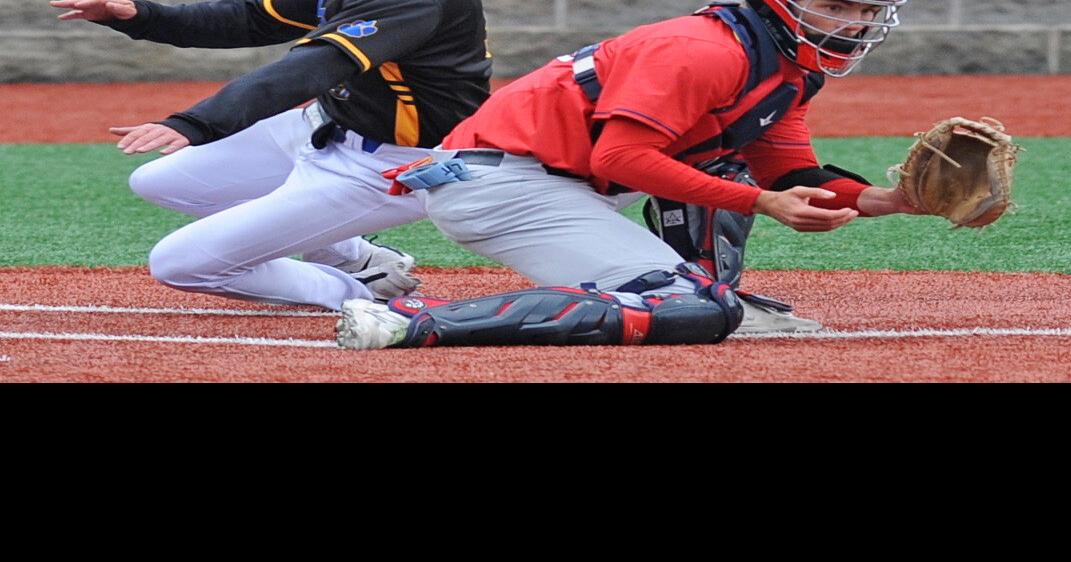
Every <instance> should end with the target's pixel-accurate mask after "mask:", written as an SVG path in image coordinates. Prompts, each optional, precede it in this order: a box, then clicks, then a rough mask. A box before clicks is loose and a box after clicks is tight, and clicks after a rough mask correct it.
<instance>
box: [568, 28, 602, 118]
mask: <svg viewBox="0 0 1071 562" xmlns="http://www.w3.org/2000/svg"><path fill="white" fill-rule="evenodd" d="M599 46H600V44H599V43H595V44H594V45H588V46H587V47H584V48H583V49H580V50H579V51H577V52H576V53H575V54H573V79H574V80H576V83H577V84H579V85H580V89H581V90H584V95H586V96H587V97H588V99H589V100H591V101H592V103H594V102H597V101H599V96H600V95H601V94H602V84H600V83H599V77H598V75H596V74H595V52H596V51H598V50H599Z"/></svg>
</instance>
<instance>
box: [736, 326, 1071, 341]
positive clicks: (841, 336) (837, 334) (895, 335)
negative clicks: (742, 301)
mask: <svg viewBox="0 0 1071 562" xmlns="http://www.w3.org/2000/svg"><path fill="white" fill-rule="evenodd" d="M971 336H983V337H1008V336H1028V337H1060V338H1066V337H1071V328H957V329H951V330H934V329H922V328H920V329H916V330H860V331H855V332H847V331H837V330H821V331H818V332H800V333H784V332H777V333H769V334H735V335H732V336H729V337H730V339H747V340H783V339H793V340H863V339H906V338H962V337H971Z"/></svg>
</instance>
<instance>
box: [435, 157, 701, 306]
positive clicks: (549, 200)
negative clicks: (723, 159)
mask: <svg viewBox="0 0 1071 562" xmlns="http://www.w3.org/2000/svg"><path fill="white" fill-rule="evenodd" d="M469 168H470V170H471V171H472V172H473V176H474V179H473V180H472V181H467V182H459V183H452V184H447V185H444V186H440V187H436V188H432V189H430V190H428V194H427V209H428V214H429V216H430V218H431V220H432V221H433V222H434V223H435V225H436V226H438V227H439V229H440V230H441V231H442V232H443V233H444V234H445V235H446V236H447V237H449V238H450V239H451V240H453V241H455V242H457V243H459V244H461V245H462V246H464V247H466V248H468V249H469V250H471V251H473V252H476V253H478V254H480V255H482V256H485V257H487V258H490V259H492V260H495V261H497V262H499V263H501V264H503V265H506V266H509V267H511V268H513V269H514V270H516V271H517V272H519V273H521V274H522V275H524V276H525V277H527V278H528V279H530V280H531V281H532V282H533V283H536V284H537V285H541V286H571V287H577V286H579V285H580V284H581V283H585V282H594V283H596V284H597V286H598V287H599V288H600V289H602V290H605V291H613V290H615V289H617V288H618V287H620V286H621V285H624V284H625V283H627V282H629V281H632V280H633V279H636V278H637V277H639V276H641V275H643V274H645V273H649V272H651V271H655V270H663V269H664V270H673V269H674V268H675V267H676V266H677V264H680V263H682V262H683V261H684V258H682V257H680V256H679V255H678V254H677V253H676V252H675V251H674V250H673V248H671V247H670V246H669V245H667V244H666V243H665V242H663V241H662V240H660V239H659V238H658V237H656V236H654V235H653V234H651V233H650V232H649V231H647V229H645V228H643V227H641V226H640V225H638V224H636V223H634V222H632V221H631V220H629V219H628V218H626V217H624V216H623V215H621V214H620V213H618V212H617V207H618V205H619V203H623V202H624V201H621V200H619V198H617V197H605V196H602V195H599V194H598V193H596V192H595V191H594V190H592V188H591V187H590V186H589V185H588V184H587V183H586V182H584V181H581V180H574V179H568V178H561V177H557V176H551V175H548V174H547V173H546V171H545V170H544V169H543V168H542V167H541V166H540V165H539V163H538V162H537V161H535V160H534V159H531V158H521V157H516V156H509V155H507V156H506V158H505V160H504V161H503V163H502V165H501V166H498V167H491V166H470V167H469ZM626 197H627V198H628V199H635V197H634V196H626ZM694 290H695V287H694V285H693V284H692V283H691V282H690V281H687V280H684V279H680V278H678V279H677V280H676V281H675V283H674V285H672V286H670V287H666V288H664V289H662V290H661V291H659V292H666V293H690V292H692V291H694Z"/></svg>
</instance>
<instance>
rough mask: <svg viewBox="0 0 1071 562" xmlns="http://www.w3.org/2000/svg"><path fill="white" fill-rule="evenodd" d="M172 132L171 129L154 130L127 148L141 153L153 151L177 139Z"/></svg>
mask: <svg viewBox="0 0 1071 562" xmlns="http://www.w3.org/2000/svg"><path fill="white" fill-rule="evenodd" d="M170 133H172V131H169V130H163V131H153V132H152V133H150V134H148V135H145V136H143V137H141V138H140V139H138V140H137V142H135V143H134V144H132V145H130V146H129V147H127V150H132V151H134V152H137V153H139V154H144V153H146V152H152V151H154V150H156V149H157V148H160V147H161V146H165V145H167V144H168V143H170V142H171V141H173V140H175V139H174V138H173V137H171V135H170Z"/></svg>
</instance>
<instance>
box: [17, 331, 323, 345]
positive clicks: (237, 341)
mask: <svg viewBox="0 0 1071 562" xmlns="http://www.w3.org/2000/svg"><path fill="white" fill-rule="evenodd" d="M0 340H64V341H108V342H117V341H128V342H146V343H191V344H223V345H255V346H265V347H333V348H337V347H338V344H337V343H335V342H334V341H333V340H294V339H286V340H280V339H272V338H202V337H194V336H136V335H133V336H120V335H111V334H51V333H47V332H0Z"/></svg>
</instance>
